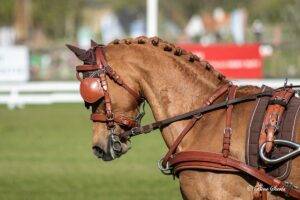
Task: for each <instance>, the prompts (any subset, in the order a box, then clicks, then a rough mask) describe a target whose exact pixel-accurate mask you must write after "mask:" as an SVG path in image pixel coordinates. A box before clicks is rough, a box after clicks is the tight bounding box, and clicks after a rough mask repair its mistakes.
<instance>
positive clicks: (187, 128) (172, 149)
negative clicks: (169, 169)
mask: <svg viewBox="0 0 300 200" xmlns="http://www.w3.org/2000/svg"><path fill="white" fill-rule="evenodd" d="M230 87H231V84H226V85H223V86H221V87H219V88H218V89H217V90H215V91H214V93H213V95H212V96H210V97H209V98H208V99H207V101H205V103H204V104H203V107H205V106H208V105H210V104H212V103H213V102H214V101H215V100H216V99H218V98H219V97H220V96H221V95H223V94H224V93H225V92H226V91H227V90H228V88H230ZM201 117H202V115H201V114H200V115H194V116H193V118H192V119H191V120H190V121H189V123H188V124H187V125H186V126H185V128H184V129H183V130H182V132H181V133H180V134H179V136H178V137H177V138H176V140H175V141H174V143H173V144H172V146H171V147H170V148H169V151H168V152H167V153H166V155H165V156H164V158H163V160H162V166H163V167H165V166H166V164H167V162H168V160H169V159H170V157H171V156H172V154H173V153H174V152H175V151H176V149H177V147H178V145H179V144H180V142H181V141H182V139H183V138H184V137H185V136H186V134H187V133H188V132H189V131H190V130H191V129H192V128H193V126H194V125H195V124H196V122H197V121H198V120H199V119H200V118H201Z"/></svg>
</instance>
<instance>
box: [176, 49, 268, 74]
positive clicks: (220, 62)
mask: <svg viewBox="0 0 300 200" xmlns="http://www.w3.org/2000/svg"><path fill="white" fill-rule="evenodd" d="M179 46H181V47H182V48H184V49H186V50H187V51H191V52H193V53H194V54H196V55H197V56H199V57H200V58H201V59H204V60H207V61H209V63H210V64H211V65H212V66H213V67H214V68H215V69H216V70H218V71H220V72H221V73H222V74H224V75H225V76H227V77H229V78H262V77H263V70H262V66H263V60H262V57H261V55H260V53H259V44H243V45H236V44H216V45H208V46H202V45H199V44H180V45H179Z"/></svg>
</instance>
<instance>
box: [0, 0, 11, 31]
mask: <svg viewBox="0 0 300 200" xmlns="http://www.w3.org/2000/svg"><path fill="white" fill-rule="evenodd" d="M14 3H15V1H14V0H1V2H0V26H9V25H11V24H13V21H14V7H15V5H14Z"/></svg>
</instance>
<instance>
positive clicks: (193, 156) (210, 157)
mask: <svg viewBox="0 0 300 200" xmlns="http://www.w3.org/2000/svg"><path fill="white" fill-rule="evenodd" d="M190 162H193V163H194V165H193V166H191V168H192V169H195V166H197V163H198V162H202V163H213V164H218V165H221V166H224V167H232V168H234V169H237V170H239V171H243V172H245V173H246V174H249V175H251V176H253V177H254V178H256V179H258V180H260V181H261V182H263V183H265V184H267V185H269V186H272V187H274V188H275V187H276V188H278V189H279V191H282V192H284V193H286V194H288V195H290V196H292V197H294V198H296V199H299V198H300V191H298V190H296V189H294V188H289V187H286V186H285V185H284V183H283V182H282V181H280V180H279V179H276V178H274V177H272V176H269V175H268V174H266V173H264V172H261V171H259V170H258V169H256V168H254V167H251V166H249V165H247V164H245V163H243V162H241V161H238V160H235V159H232V158H230V157H227V158H226V157H224V156H223V154H219V153H210V152H200V151H184V152H179V153H176V154H174V155H173V156H172V157H171V158H170V159H169V166H170V167H171V168H173V169H174V173H175V174H176V175H178V173H180V171H182V170H185V169H189V168H190V166H189V163H190ZM208 166H210V165H208ZM183 167H184V168H183Z"/></svg>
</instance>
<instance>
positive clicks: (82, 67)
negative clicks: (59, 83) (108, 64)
mask: <svg viewBox="0 0 300 200" xmlns="http://www.w3.org/2000/svg"><path fill="white" fill-rule="evenodd" d="M97 69H99V67H98V65H78V66H76V71H78V72H86V71H94V70H97Z"/></svg>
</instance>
